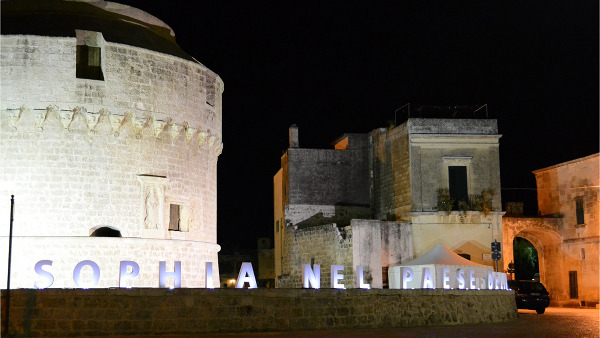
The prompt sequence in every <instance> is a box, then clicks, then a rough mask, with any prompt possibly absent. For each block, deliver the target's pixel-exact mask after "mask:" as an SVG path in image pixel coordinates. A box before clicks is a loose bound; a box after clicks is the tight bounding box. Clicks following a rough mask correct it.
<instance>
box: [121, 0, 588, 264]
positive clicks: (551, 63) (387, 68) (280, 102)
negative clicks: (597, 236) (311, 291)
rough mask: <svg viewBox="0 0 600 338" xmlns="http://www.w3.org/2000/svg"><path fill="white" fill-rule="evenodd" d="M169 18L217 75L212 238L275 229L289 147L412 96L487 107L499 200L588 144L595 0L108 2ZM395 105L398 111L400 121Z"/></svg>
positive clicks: (529, 195)
mask: <svg viewBox="0 0 600 338" xmlns="http://www.w3.org/2000/svg"><path fill="white" fill-rule="evenodd" d="M116 2H121V3H125V4H129V5H131V6H133V7H136V8H139V9H142V10H144V11H146V12H148V13H150V14H152V15H154V16H156V17H158V18H159V19H161V20H162V21H164V22H165V23H166V24H167V25H169V26H170V27H171V28H172V29H173V30H174V31H175V34H176V38H177V42H178V44H179V45H180V46H181V47H182V48H183V49H184V50H185V51H186V52H188V53H189V54H190V55H192V56H193V57H195V58H196V59H197V60H199V61H200V62H201V63H203V64H204V65H205V66H207V67H208V68H210V69H211V70H213V71H214V72H216V73H217V74H219V76H221V78H222V79H223V81H224V83H225V92H224V93H223V143H224V149H223V153H222V154H221V156H220V157H219V164H218V243H219V244H220V245H221V246H222V247H223V249H222V252H231V251H233V250H236V249H239V248H255V246H256V237H272V236H273V225H272V223H273V175H274V174H275V173H276V172H277V170H278V169H279V168H280V157H281V155H282V154H283V152H284V151H285V149H286V148H287V145H288V127H289V126H290V125H292V124H297V125H298V127H299V131H300V146H301V147H305V148H330V147H331V145H330V143H331V142H332V141H333V140H334V139H336V138H337V137H338V136H340V135H342V134H343V133H345V132H360V133H366V132H369V131H371V130H373V129H375V128H379V127H386V126H387V125H388V121H390V120H394V111H395V110H396V109H397V108H399V107H401V106H403V105H405V104H406V103H410V104H411V106H412V107H416V106H418V105H434V106H449V107H450V106H456V105H458V106H479V105H483V104H487V105H488V111H489V114H490V116H491V117H495V118H497V119H498V124H499V132H500V134H502V135H503V136H502V138H501V139H500V161H501V179H502V199H503V203H505V202H507V201H524V202H525V203H526V205H525V211H526V213H529V214H535V213H536V212H537V206H536V192H535V177H534V175H533V174H532V173H531V171H532V170H536V169H541V168H544V167H547V166H551V165H554V164H558V163H561V162H565V161H569V160H572V159H576V158H580V157H583V156H587V155H591V154H593V153H596V152H598V148H599V146H598V145H599V137H598V131H599V127H598V126H599V121H598V120H599V110H598V100H599V95H598V94H599V87H598V79H599V77H598V72H599V69H598V64H599V58H598V48H599V41H598V10H599V9H598V1H587V0H585V1H553V2H544V1H537V2H530V1H515V2H507V1H494V2H491V1H445V2H442V1H378V2H377V1H324V0H323V1H314V2H313V1H302V2H295V1H189V0H188V1H174V0H169V1H161V2H154V1H118V0H117V1H116ZM405 119H406V115H405V114H404V115H403V114H400V113H399V114H398V117H397V121H398V124H400V123H402V122H404V120H405Z"/></svg>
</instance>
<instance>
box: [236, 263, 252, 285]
mask: <svg viewBox="0 0 600 338" xmlns="http://www.w3.org/2000/svg"><path fill="white" fill-rule="evenodd" d="M245 282H248V284H249V285H250V286H248V289H256V278H254V270H253V269H252V263H249V262H243V263H242V267H241V268H240V273H239V274H238V279H237V284H235V287H236V288H238V289H243V288H244V283H245Z"/></svg>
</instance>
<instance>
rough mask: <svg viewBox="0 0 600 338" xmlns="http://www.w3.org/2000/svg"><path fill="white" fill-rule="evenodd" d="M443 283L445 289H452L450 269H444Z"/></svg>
mask: <svg viewBox="0 0 600 338" xmlns="http://www.w3.org/2000/svg"><path fill="white" fill-rule="evenodd" d="M442 285H443V286H444V289H450V269H449V268H444V269H442Z"/></svg>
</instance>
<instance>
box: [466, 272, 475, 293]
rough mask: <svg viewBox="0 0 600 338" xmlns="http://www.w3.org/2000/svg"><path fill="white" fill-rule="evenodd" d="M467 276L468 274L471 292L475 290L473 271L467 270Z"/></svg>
mask: <svg viewBox="0 0 600 338" xmlns="http://www.w3.org/2000/svg"><path fill="white" fill-rule="evenodd" d="M467 272H468V274H469V289H471V290H475V289H477V285H476V284H475V276H474V274H475V271H474V270H471V269H469V270H467Z"/></svg>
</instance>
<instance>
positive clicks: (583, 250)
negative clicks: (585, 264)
mask: <svg viewBox="0 0 600 338" xmlns="http://www.w3.org/2000/svg"><path fill="white" fill-rule="evenodd" d="M579 253H580V254H581V260H582V261H583V260H585V249H584V248H581V249H579Z"/></svg>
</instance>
